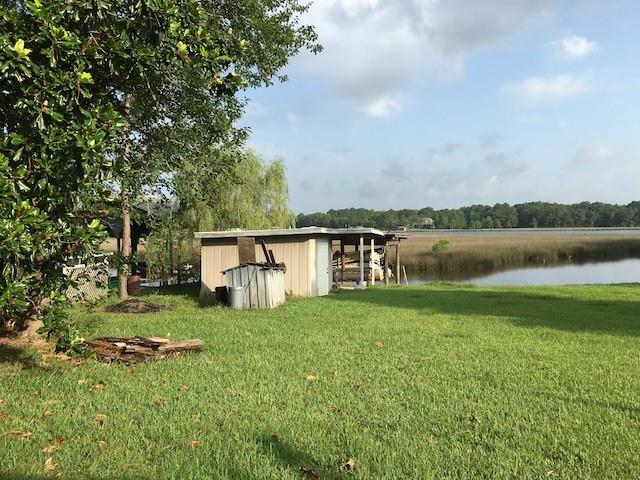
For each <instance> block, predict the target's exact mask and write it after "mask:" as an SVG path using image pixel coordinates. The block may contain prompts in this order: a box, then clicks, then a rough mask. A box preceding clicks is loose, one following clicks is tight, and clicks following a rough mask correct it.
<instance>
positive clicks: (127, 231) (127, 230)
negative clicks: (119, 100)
mask: <svg viewBox="0 0 640 480" xmlns="http://www.w3.org/2000/svg"><path fill="white" fill-rule="evenodd" d="M130 108H131V95H130V94H129V93H127V94H126V95H125V97H124V114H125V117H129V109H130ZM122 139H123V147H122V162H123V164H124V165H127V164H128V163H129V129H128V128H127V129H125V131H124V134H123V135H122ZM120 188H121V190H120V215H121V218H122V241H121V242H120V255H122V257H123V258H126V259H127V260H128V257H129V255H131V216H130V213H129V210H130V207H131V205H130V199H129V188H128V187H127V184H126V181H125V180H124V179H122V182H121V185H120ZM128 273H129V263H128V261H124V262H122V263H121V264H120V267H119V268H118V298H119V299H120V300H126V299H127V298H129V292H128V291H127V275H128Z"/></svg>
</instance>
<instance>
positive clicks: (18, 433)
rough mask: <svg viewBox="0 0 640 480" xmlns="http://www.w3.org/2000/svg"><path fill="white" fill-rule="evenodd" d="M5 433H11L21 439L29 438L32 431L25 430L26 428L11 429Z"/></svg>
mask: <svg viewBox="0 0 640 480" xmlns="http://www.w3.org/2000/svg"><path fill="white" fill-rule="evenodd" d="M5 435H13V436H14V437H20V438H22V439H25V438H29V437H30V436H31V435H33V433H31V432H27V431H26V430H11V431H10V432H7V433H6V434H5Z"/></svg>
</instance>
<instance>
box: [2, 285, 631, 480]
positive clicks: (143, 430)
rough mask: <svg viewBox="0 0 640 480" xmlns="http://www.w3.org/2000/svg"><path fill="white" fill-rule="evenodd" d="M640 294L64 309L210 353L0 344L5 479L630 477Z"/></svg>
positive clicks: (521, 292)
mask: <svg viewBox="0 0 640 480" xmlns="http://www.w3.org/2000/svg"><path fill="white" fill-rule="evenodd" d="M639 289H640V286H638V285H629V286H606V287H592V286H589V287H562V288H542V287H536V288H506V287H502V288H485V287H482V288H481V287H458V286H449V285H442V284H440V285H438V284H436V285H431V286H424V287H392V288H386V289H384V288H372V289H369V290H366V291H348V292H340V293H338V294H336V295H332V296H329V297H325V298H315V299H294V300H292V301H288V302H287V303H286V304H285V305H283V306H282V307H279V308H277V309H274V310H271V311H231V310H228V309H223V308H219V307H207V306H205V305H203V304H201V303H200V302H199V301H198V300H197V298H195V297H194V296H192V293H193V291H194V290H193V289H189V288H172V289H171V290H170V292H171V294H170V295H155V296H148V297H146V298H145V299H146V300H149V301H153V302H157V303H160V304H163V305H171V306H172V307H173V310H171V311H163V312H158V313H151V314H144V315H130V314H129V315H126V314H108V313H105V312H104V308H103V307H100V308H97V309H95V310H84V309H77V310H75V311H74V312H73V315H74V317H75V318H76V319H77V320H78V321H79V323H80V325H81V327H82V329H83V332H84V333H85V334H86V335H87V336H98V335H122V336H126V335H148V336H155V335H170V336H171V337H172V338H175V339H184V338H193V337H198V338H202V339H203V340H204V341H205V351H204V352H203V353H201V354H198V355H192V356H184V357H180V358H175V359H170V360H166V361H157V362H152V363H148V364H143V365H139V366H136V367H131V368H126V367H123V366H117V365H111V366H109V365H104V364H101V363H98V362H96V361H94V360H88V361H86V362H84V363H82V364H80V365H79V366H75V365H74V364H73V363H70V362H57V361H55V360H50V361H48V362H46V363H48V364H49V365H48V366H47V367H46V368H44V366H43V365H42V362H41V361H38V360H37V359H35V360H34V359H32V358H31V357H30V356H29V355H27V356H24V355H22V354H21V353H19V352H11V351H6V352H0V353H1V355H0V399H1V400H0V478H3V479H11V478H15V479H20V480H26V479H30V480H35V479H37V480H42V479H45V478H64V479H95V480H98V479H100V480H116V479H154V480H155V479H195V480H198V479H203V480H204V479H227V478H233V479H241V480H262V479H274V480H276V479H277V480H280V479H292V480H293V479H299V478H301V474H300V468H301V467H302V466H305V467H306V468H308V469H313V470H314V471H315V472H316V473H317V474H318V476H319V478H322V479H349V478H360V479H387V478H388V479H419V478H420V479H422V478H486V479H493V478H508V479H511V478H513V479H515V478H517V479H534V478H535V479H539V478H552V479H574V478H592V479H598V480H600V479H622V478H638V477H639V476H640V463H639V462H638V451H640V395H639V393H638V392H640V376H638V375H637V372H638V371H639V369H640V357H639V356H638V351H639V350H640V323H639V320H638V319H639V318H640V300H639V298H640V297H639V296H638V291H639ZM163 292H166V291H163ZM115 301H116V300H115V299H111V300H110V301H109V302H108V303H114V302H115ZM100 384H102V385H103V386H102V387H100V388H95V386H96V385H100ZM92 387H94V388H93V390H92ZM10 432H14V433H10ZM16 432H18V433H16ZM19 432H28V433H30V435H24V434H22V433H19ZM60 438H62V439H63V441H62V443H60ZM50 447H53V450H52V449H51V448H50ZM349 458H353V459H354V460H355V469H354V470H353V471H352V472H349V471H345V470H344V469H342V468H341V467H340V464H341V462H340V459H343V462H344V460H346V459H349ZM49 459H50V460H49ZM47 468H49V469H50V470H48V471H47Z"/></svg>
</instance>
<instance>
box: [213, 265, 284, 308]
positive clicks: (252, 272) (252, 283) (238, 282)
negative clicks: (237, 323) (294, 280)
mask: <svg viewBox="0 0 640 480" xmlns="http://www.w3.org/2000/svg"><path fill="white" fill-rule="evenodd" d="M225 277H226V280H227V286H229V287H243V288H244V308H246V309H250V308H274V307H277V306H278V305H281V304H282V303H284V301H285V291H284V272H283V271H282V270H275V269H269V268H263V267H260V266H258V265H244V266H238V267H236V268H233V269H231V270H228V271H227V272H226V273H225Z"/></svg>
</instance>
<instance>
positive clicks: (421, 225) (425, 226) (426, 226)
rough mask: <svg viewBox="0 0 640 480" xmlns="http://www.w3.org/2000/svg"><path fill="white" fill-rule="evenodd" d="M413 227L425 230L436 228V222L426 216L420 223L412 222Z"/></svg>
mask: <svg viewBox="0 0 640 480" xmlns="http://www.w3.org/2000/svg"><path fill="white" fill-rule="evenodd" d="M413 228H419V229H425V230H426V229H431V228H436V223H435V222H434V221H433V218H431V217H427V218H425V219H424V220H423V221H422V223H416V224H414V225H413Z"/></svg>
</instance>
